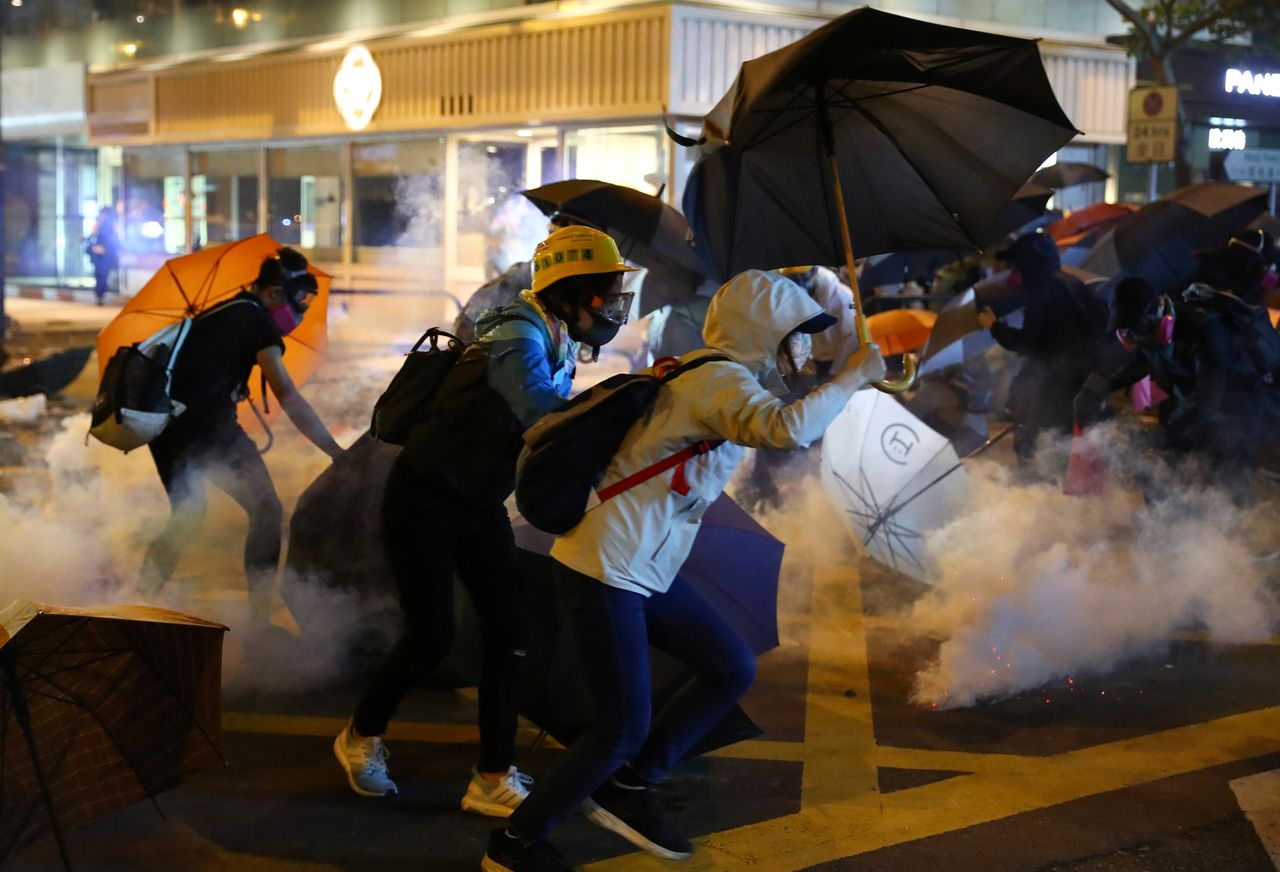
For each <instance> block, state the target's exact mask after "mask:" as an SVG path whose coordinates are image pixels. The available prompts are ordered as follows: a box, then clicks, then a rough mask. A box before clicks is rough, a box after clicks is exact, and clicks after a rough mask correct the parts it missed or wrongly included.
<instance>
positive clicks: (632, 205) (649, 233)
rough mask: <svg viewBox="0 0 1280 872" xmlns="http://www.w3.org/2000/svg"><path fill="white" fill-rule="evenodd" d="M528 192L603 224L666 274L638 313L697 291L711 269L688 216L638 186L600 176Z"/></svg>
mask: <svg viewBox="0 0 1280 872" xmlns="http://www.w3.org/2000/svg"><path fill="white" fill-rule="evenodd" d="M521 193H522V194H524V196H525V197H526V198H527V199H528V200H529V202H531V203H533V205H535V206H537V207H538V208H539V209H540V210H541V211H542V213H543V214H544V215H547V216H548V217H551V218H556V217H560V218H571V219H573V220H575V221H581V222H583V223H584V224H590V225H591V226H593V227H598V228H599V229H601V230H603V231H604V232H605V233H608V234H609V235H610V236H612V237H613V238H614V241H616V242H617V243H618V248H619V250H620V251H621V252H622V256H623V257H625V258H627V259H628V260H631V261H634V262H635V263H638V264H639V265H640V266H642V267H644V268H645V269H648V270H653V271H655V272H658V273H660V274H661V279H662V280H661V281H657V282H653V283H652V287H651V286H650V283H649V282H645V285H644V290H642V291H641V294H640V309H639V311H638V314H637V317H643V316H644V315H647V314H649V313H650V312H652V311H654V310H655V309H660V308H662V307H663V306H665V305H668V304H669V303H675V302H679V301H680V300H684V299H687V298H688V297H690V296H692V295H693V290H694V288H696V287H697V286H698V285H699V284H701V283H702V281H703V280H704V277H705V276H706V275H707V269H706V267H705V266H704V265H703V263H702V261H701V260H699V259H698V256H697V255H696V254H695V253H694V250H693V248H692V246H691V245H690V244H689V240H690V237H691V234H690V232H689V225H688V223H687V222H686V221H685V220H684V216H683V215H681V214H680V213H679V212H677V211H676V210H675V209H672V208H671V207H670V206H668V205H667V204H666V203H664V202H662V200H660V199H658V198H657V197H654V196H652V195H650V194H646V193H644V192H642V191H637V190H636V189H635V188H628V187H626V186H625V185H614V184H610V183H609V182H600V181H596V180H595V179H568V180H566V181H563V182H552V183H551V184H549V185H543V186H542V187H540V188H530V189H529V190H527V191H522V192H521Z"/></svg>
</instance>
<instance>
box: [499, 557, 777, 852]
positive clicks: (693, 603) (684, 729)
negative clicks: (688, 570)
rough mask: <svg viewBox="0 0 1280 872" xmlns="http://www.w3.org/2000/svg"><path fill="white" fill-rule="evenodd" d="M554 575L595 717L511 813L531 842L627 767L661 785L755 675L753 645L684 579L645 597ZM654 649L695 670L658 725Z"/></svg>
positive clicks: (564, 573) (561, 570)
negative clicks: (652, 682) (652, 675)
mask: <svg viewBox="0 0 1280 872" xmlns="http://www.w3.org/2000/svg"><path fill="white" fill-rule="evenodd" d="M554 573H555V574H554V580H555V589H556V597H557V600H558V603H559V605H560V609H561V611H562V613H563V615H564V621H565V626H566V627H567V628H571V629H572V632H573V633H574V635H575V637H576V639H577V642H578V659H579V662H580V664H581V667H582V671H583V674H584V676H585V678H586V682H587V690H588V693H589V694H590V697H591V715H592V718H591V720H592V722H591V726H590V727H589V728H588V729H587V731H586V732H585V733H583V734H582V735H581V736H579V737H578V739H577V741H575V742H573V744H571V745H570V746H569V748H568V750H567V751H566V752H565V754H564V757H562V758H561V760H560V762H559V763H558V764H556V766H555V767H554V768H553V769H552V770H551V771H550V772H548V773H547V774H546V775H544V776H543V777H542V778H540V779H538V783H537V785H536V786H535V787H534V790H533V793H532V794H531V795H530V796H529V798H528V799H526V800H525V801H524V802H523V803H522V804H521V805H520V807H519V808H518V809H516V812H515V814H514V815H512V817H511V820H510V821H509V823H508V830H509V832H511V833H512V834H513V835H516V836H518V837H520V838H522V839H543V838H546V837H547V834H548V833H550V832H551V830H552V829H553V828H554V827H555V826H556V825H557V824H558V823H559V822H560V821H561V820H562V819H563V818H564V817H565V816H566V815H567V814H570V813H571V812H573V811H574V810H575V809H576V808H578V806H579V805H581V804H582V802H583V801H584V800H586V799H588V798H589V797H590V796H591V794H593V793H595V791H596V790H597V789H598V788H599V787H600V786H601V785H602V784H604V783H605V781H606V780H608V778H609V776H611V775H613V774H614V773H615V772H616V771H617V770H618V769H619V768H620V767H621V766H622V765H623V764H624V763H629V764H630V767H631V769H632V771H634V772H635V774H637V775H639V776H640V777H641V778H643V779H645V780H646V781H648V782H650V783H652V784H657V783H659V782H661V781H662V780H663V779H664V778H666V775H667V773H668V772H669V771H670V770H671V768H672V767H673V766H674V765H675V764H676V763H677V762H679V761H680V760H681V759H682V758H683V757H684V756H685V754H687V753H688V752H689V749H690V748H692V747H693V746H694V744H695V743H697V741H698V740H699V739H701V738H702V737H703V736H704V735H706V733H707V732H708V731H709V730H710V729H711V728H712V727H714V726H715V725H716V724H717V723H718V722H719V721H720V719H721V718H723V717H724V715H725V714H726V713H727V712H728V711H729V709H730V708H732V707H733V705H734V703H736V702H737V701H738V699H739V698H740V697H741V696H742V694H744V693H746V691H747V688H749V687H750V686H751V682H752V680H753V679H754V678H755V674H756V661H755V656H754V655H753V654H752V653H751V649H750V648H748V647H747V644H746V642H744V641H743V640H742V638H741V637H740V636H739V635H738V634H737V632H736V631H734V629H733V627H731V626H730V625H729V623H728V622H727V621H726V620H725V619H724V618H723V617H722V616H721V615H720V614H719V613H718V612H716V611H715V609H713V608H712V607H711V606H710V604H708V603H707V601H706V600H704V599H703V598H702V597H701V596H700V595H699V594H698V592H697V591H696V590H694V588H693V587H692V586H691V585H689V584H688V583H687V582H685V581H684V580H683V579H681V578H678V577H677V578H676V580H675V583H674V584H672V585H671V589H670V590H668V591H667V592H666V593H664V594H655V595H653V596H650V597H645V596H641V595H640V594H637V593H631V592H630V591H625V590H620V589H618V588H616V587H610V586H609V585H607V584H604V583H603V582H600V581H597V580H596V579H594V578H589V577H587V576H585V575H582V574H581V573H578V572H575V571H574V570H572V569H569V568H568V567H565V566H563V565H561V564H559V563H556V564H555V566H554ZM650 645H652V646H653V647H654V648H657V649H658V650H660V651H663V652H666V653H667V654H670V655H671V656H673V657H675V658H676V659H677V660H679V661H680V662H681V663H683V664H684V665H685V666H687V667H688V668H689V669H690V670H691V671H692V673H693V676H692V677H691V678H690V679H689V681H688V682H686V683H685V685H684V686H683V687H682V688H680V690H678V691H677V692H676V693H675V695H674V696H673V697H672V698H671V700H670V701H669V702H668V703H667V704H666V705H665V706H664V707H663V709H662V710H661V711H660V712H658V714H657V717H656V718H653V719H652V723H651V722H650V721H651V711H650V709H651V706H652V688H651V687H650V680H649V646H650Z"/></svg>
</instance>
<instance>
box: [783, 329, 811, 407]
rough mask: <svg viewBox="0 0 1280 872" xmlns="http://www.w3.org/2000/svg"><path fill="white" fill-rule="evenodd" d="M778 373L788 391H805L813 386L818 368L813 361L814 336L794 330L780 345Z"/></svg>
mask: <svg viewBox="0 0 1280 872" xmlns="http://www.w3.org/2000/svg"><path fill="white" fill-rule="evenodd" d="M778 374H779V375H780V376H782V383H783V385H785V386H786V389H787V391H788V393H804V392H806V391H808V390H809V389H810V388H812V387H813V385H814V383H815V381H816V378H817V369H816V367H815V366H814V363H813V337H812V336H810V335H809V334H808V333H802V332H800V331H799V330H793V331H792V332H790V333H788V334H787V337H786V338H785V339H783V340H782V343H781V344H780V345H779V346H778Z"/></svg>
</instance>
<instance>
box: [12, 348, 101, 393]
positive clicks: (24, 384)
mask: <svg viewBox="0 0 1280 872" xmlns="http://www.w3.org/2000/svg"><path fill="white" fill-rule="evenodd" d="M92 353H93V348H92V347H91V346H88V345H86V346H84V347H82V348H68V349H67V350H65V351H57V352H54V353H53V354H50V355H49V356H47V357H42V358H39V359H37V360H30V359H26V360H22V361H19V362H18V363H17V365H15V366H12V367H10V368H8V369H5V370H2V371H0V398H3V397H29V396H31V395H32V394H47V395H53V394H56V393H57V392H58V391H60V390H62V389H63V388H65V387H66V386H67V385H69V384H71V383H72V382H73V381H75V380H76V376H78V375H80V371H81V370H82V369H84V365H85V364H86V363H88V362H89V355H90V354H92Z"/></svg>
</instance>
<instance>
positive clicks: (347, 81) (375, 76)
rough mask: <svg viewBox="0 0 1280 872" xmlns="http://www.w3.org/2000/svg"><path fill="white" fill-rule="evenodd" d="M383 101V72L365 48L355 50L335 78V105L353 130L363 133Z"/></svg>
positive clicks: (350, 51) (347, 55)
mask: <svg viewBox="0 0 1280 872" xmlns="http://www.w3.org/2000/svg"><path fill="white" fill-rule="evenodd" d="M381 100H382V72H381V71H380V70H379V69H378V65H377V63H375V62H374V60H373V55H371V54H369V50H368V49H367V48H365V47H364V46H362V45H357V46H352V47H351V48H350V49H349V50H348V51H347V53H346V55H345V56H343V58H342V66H341V67H339V69H338V74H337V75H336V76H334V77H333V102H334V103H335V104H337V106H338V112H340V113H341V114H342V120H343V121H345V122H347V127H350V128H351V129H352V130H363V129H364V128H365V127H366V126H367V125H368V124H369V121H370V120H371V119H372V118H373V113H374V112H376V111H377V110H378V103H379V102H380V101H381Z"/></svg>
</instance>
